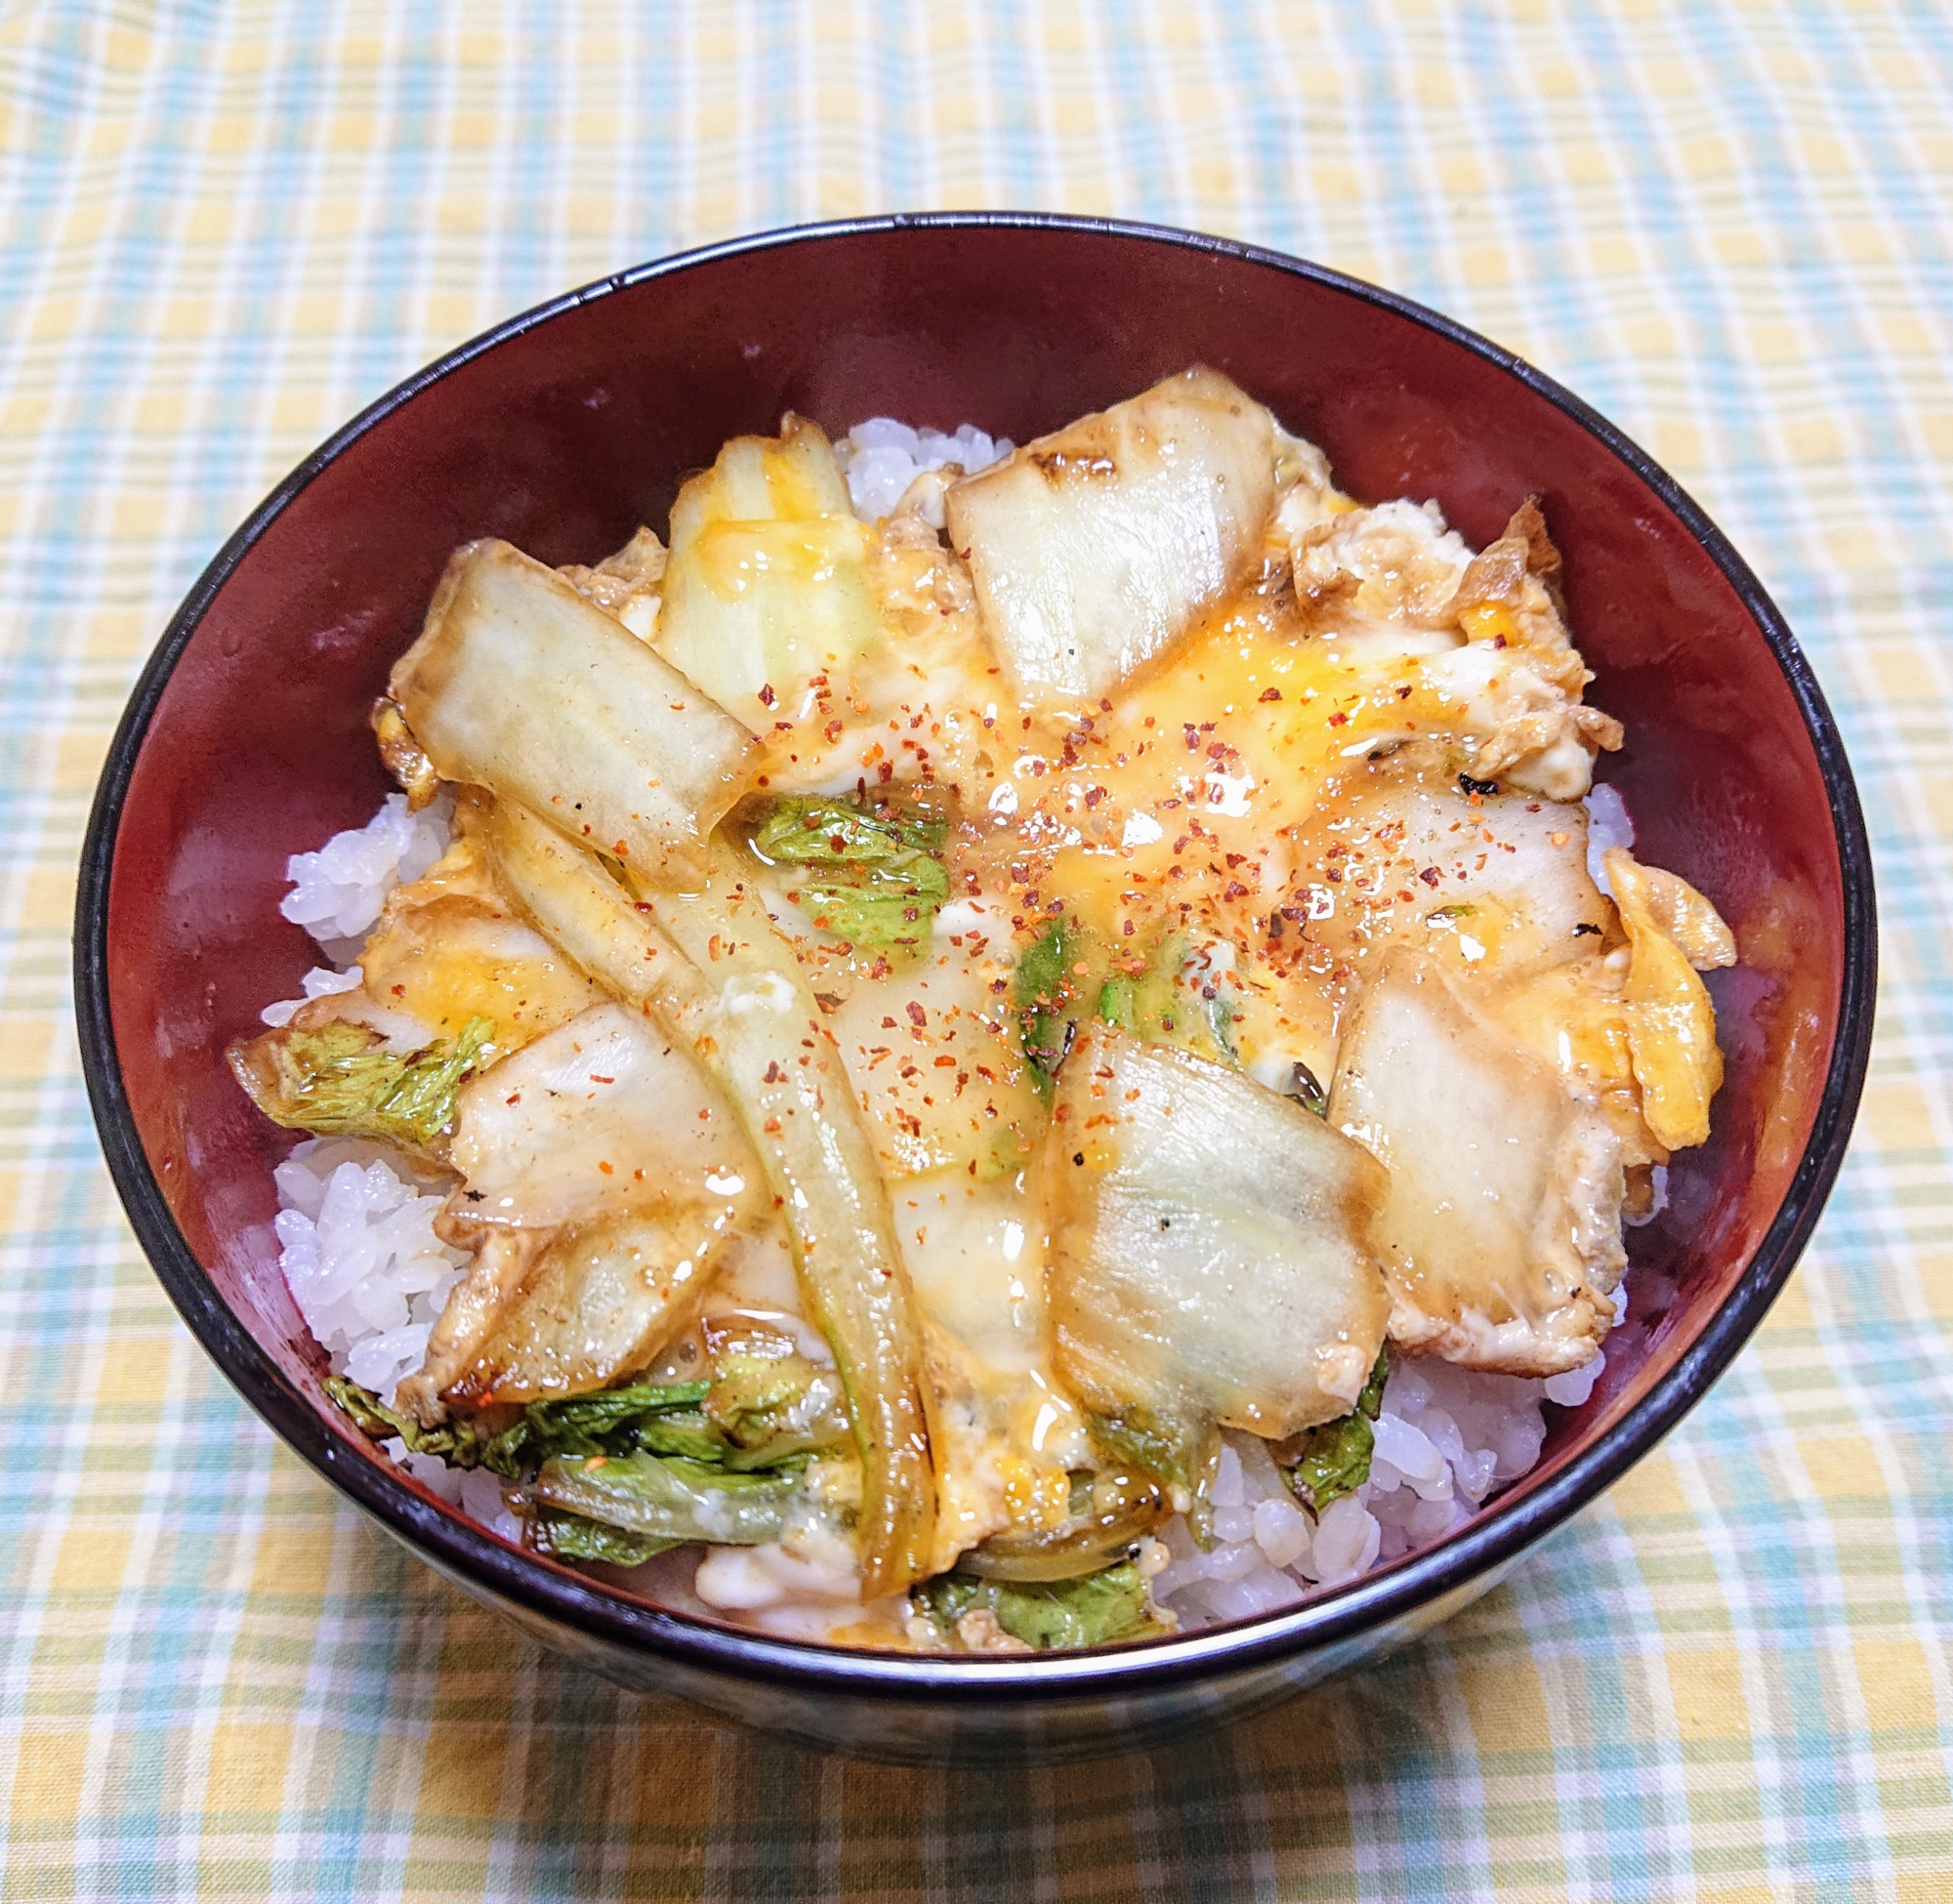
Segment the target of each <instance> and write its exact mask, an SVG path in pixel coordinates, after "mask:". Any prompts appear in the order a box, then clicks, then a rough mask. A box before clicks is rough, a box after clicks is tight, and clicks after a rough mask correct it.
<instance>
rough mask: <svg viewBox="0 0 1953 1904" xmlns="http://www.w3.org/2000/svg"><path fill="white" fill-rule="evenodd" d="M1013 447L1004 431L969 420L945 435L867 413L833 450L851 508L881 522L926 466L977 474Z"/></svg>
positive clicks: (933, 468)
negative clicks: (985, 428)
mask: <svg viewBox="0 0 1953 1904" xmlns="http://www.w3.org/2000/svg"><path fill="white" fill-rule="evenodd" d="M1012 447H1013V445H1012V443H1011V439H1010V438H1009V437H1008V436H990V435H986V434H985V433H984V432H983V431H981V430H978V429H977V426H976V425H975V424H972V423H966V424H962V425H960V426H959V427H958V429H957V432H956V435H953V436H945V435H943V434H942V433H941V432H940V431H939V430H911V429H910V428H909V426H908V425H907V424H905V423H897V422H896V421H895V419H894V418H893V417H870V418H869V419H868V421H867V422H866V423H857V424H856V425H855V426H854V428H853V429H852V430H851V431H850V432H849V433H848V434H847V435H845V436H844V437H842V439H841V440H840V441H839V442H838V443H836V444H835V445H834V456H835V460H836V461H837V462H838V463H839V464H840V465H841V471H842V474H843V475H844V476H847V478H848V495H849V499H850V500H851V501H852V503H853V505H854V514H855V515H856V516H858V517H861V519H862V520H863V521H866V522H879V521H880V520H881V519H882V517H885V516H887V515H888V514H889V513H890V511H891V510H893V508H894V506H895V505H896V504H897V503H898V502H900V501H901V499H902V492H903V491H904V490H905V489H907V487H908V486H909V484H910V483H911V482H913V481H914V480H915V479H916V477H917V476H920V475H922V473H923V472H924V471H925V470H940V469H945V468H947V467H948V466H949V465H950V464H952V463H954V464H955V465H956V466H957V467H958V468H959V469H961V470H962V472H963V474H964V475H965V476H975V475H976V474H977V471H978V470H986V469H988V468H989V467H990V465H991V464H992V463H994V462H996V461H997V459H998V458H999V457H1003V456H1008V455H1010V453H1011V450H1012Z"/></svg>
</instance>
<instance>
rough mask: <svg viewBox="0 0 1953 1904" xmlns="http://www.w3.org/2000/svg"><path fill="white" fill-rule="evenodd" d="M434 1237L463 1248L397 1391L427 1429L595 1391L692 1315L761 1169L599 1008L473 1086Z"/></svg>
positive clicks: (669, 1059) (671, 1060)
mask: <svg viewBox="0 0 1953 1904" xmlns="http://www.w3.org/2000/svg"><path fill="white" fill-rule="evenodd" d="M448 1161H449V1163H450V1164H451V1165H452V1167H453V1168H454V1169H455V1170H457V1171H459V1172H460V1173H461V1176H462V1180H463V1181H462V1185H461V1187H460V1188H459V1189H457V1190H456V1191H455V1192H454V1193H453V1194H452V1195H451V1196H450V1197H449V1198H448V1201H447V1204H446V1207H445V1208H444V1210H443V1211H442V1213H441V1217H440V1219H439V1227H440V1232H441V1234H442V1236H443V1237H444V1238H445V1239H446V1240H447V1241H449V1242H451V1243H453V1244H455V1245H457V1246H458V1247H460V1248H464V1249H470V1250H473V1251H474V1252H475V1258H474V1261H473V1262H471V1263H470V1265H469V1269H468V1273H467V1274H466V1275H465V1276H464V1277H463V1279H462V1281H461V1283H460V1284H459V1286H458V1287H457V1288H456V1289H455V1290H454V1292H453V1294H452V1295H451V1296H450V1297H449V1298H448V1302H447V1305H446V1307H445V1308H444V1309H443V1310H442V1312H441V1315H440V1317H439V1319H438V1320H437V1321H436V1324H435V1328H434V1333H433V1336H432V1337H431V1338H430V1340H429V1343H428V1352H427V1357H426V1359H425V1361H424V1362H423V1364H422V1367H421V1368H420V1370H419V1371H418V1372H416V1373H415V1374H414V1375H412V1376H410V1377H409V1378H408V1379H407V1380H406V1381H405V1382H403V1383H402V1384H401V1385H400V1392H401V1395H402V1397H403V1398H404V1399H405V1400H406V1401H407V1403H408V1405H409V1406H411V1407H413V1408H414V1409H415V1410H416V1411H418V1412H419V1413H421V1414H423V1415H425V1416H428V1417H429V1418H430V1419H433V1418H434V1417H435V1416H436V1414H437V1412H438V1410H439V1409H440V1408H444V1407H449V1406H463V1407H470V1408H484V1407H487V1406H490V1405H491V1404H496V1403H505V1402H528V1401H534V1400H538V1399H540V1398H543V1397H545V1396H552V1395H575V1394H581V1393H585V1392H588V1391H589V1390H592V1389H597V1388H603V1387H606V1386H607V1385H608V1384H610V1383H612V1382H614V1381H615V1380H616V1379H617V1378H618V1377H620V1376H623V1375H628V1374H631V1373H633V1372H634V1371H636V1370H638V1369H641V1368H644V1366H646V1365H647V1364H648V1363H649V1362H650V1360H651V1359H652V1357H653V1356H655V1355H656V1354H657V1352H658V1350H659V1349H661V1348H662V1347H663V1346H664V1345H665V1344H666V1343H667V1342H668V1341H669V1340H670V1339H671V1338H672V1336H674V1335H675V1334H676V1333H677V1332H678V1331H679V1329H681V1328H682V1327H683V1326H684V1325H685V1324H686V1323H687V1322H688V1321H689V1320H690V1319H691V1317H692V1316H693V1315H694V1314H695V1313H696V1312H697V1309H698V1305H699V1304H700V1302H701V1301H702V1299H703V1298H704V1296H705V1294H706V1292H707V1290H708V1289H709V1287H710V1286H711V1282H712V1279H713V1277H714V1275H715V1274H716V1273H717V1271H718V1268H719V1265H720V1262H721V1260H722V1257H723V1254H724V1252H725V1250H726V1247H727V1244H728V1243H729V1242H730V1241H731V1240H732V1238H733V1236H734V1235H735V1234H737V1233H740V1232H741V1231H742V1230H743V1229H744V1228H745V1227H747V1226H749V1225H750V1224H751V1223H753V1222H754V1221H758V1220H759V1218H760V1216H761V1214H762V1203H763V1199H762V1192H761V1185H762V1177H761V1172H760V1168H759V1160H758V1159H757V1158H756V1157H755V1156H754V1155H753V1152H752V1148H751V1146H750V1144H748V1142H747V1141H746V1138H745V1134H744V1132H743V1131H742V1130H741V1128H740V1126H739V1123H738V1119H737V1116H736V1114H735V1113H734V1112H733V1110H732V1107H731V1106H730V1105H729V1104H728V1103H727V1100H726V1098H725V1097H723V1096H722V1095H721V1094H720V1092H719V1091H718V1090H717V1088H716V1087H715V1086H714V1085H713V1083H712V1081H711V1079H710V1078H709V1077H708V1076H707V1075H706V1074H705V1072H704V1071H703V1070H702V1069H701V1068H700V1066H699V1065H698V1063H697V1061H696V1059H695V1058H693V1056H692V1055H690V1053H689V1052H686V1051H681V1050H679V1049H677V1047H676V1046H675V1045H674V1044H673V1043H672V1042H671V1040H670V1039H669V1038H667V1037H666V1036H664V1035H663V1034H662V1033H661V1032H660V1031H659V1029H658V1027H656V1026H655V1025H653V1024H651V1023H650V1022H649V1021H648V1020H646V1019H645V1018H644V1015H643V1014H642V1013H635V1012H628V1011H626V1010H624V1009H623V1008H622V1007H621V1006H618V1005H615V1004H603V1005H599V1006H596V1007H593V1008H592V1009H591V1010H589V1011H586V1012H583V1013H580V1014H578V1015H577V1016H576V1017H574V1018H572V1019H570V1020H569V1021H568V1022H567V1023H566V1024H563V1025H560V1026H559V1027H558V1028H557V1029H556V1030H555V1031H553V1032H550V1033H547V1034H546V1035H545V1036H543V1037H542V1038H539V1039H537V1040H535V1041H534V1042H533V1043H532V1044H529V1045H527V1046H525V1047H524V1048H523V1049H522V1050H521V1051H519V1052H518V1053H516V1054H515V1055H513V1056H510V1057H508V1058H505V1059H504V1060H503V1061H502V1062H501V1063H499V1064H497V1065H495V1066H494V1067H493V1068H491V1069H489V1070H487V1071H484V1072H482V1073H480V1074H479V1075H478V1077H476V1078H475V1079H473V1080H471V1082H470V1083H469V1085H468V1086H467V1087H465V1088H464V1090H463V1091H462V1092H461V1093H460V1094H459V1096H458V1097H457V1100H456V1108H455V1116H454V1132H453V1136H452V1138H450V1140H449V1144H448Z"/></svg>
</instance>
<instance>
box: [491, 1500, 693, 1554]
mask: <svg viewBox="0 0 1953 1904" xmlns="http://www.w3.org/2000/svg"><path fill="white" fill-rule="evenodd" d="M522 1544H523V1545H524V1546H525V1547H527V1548H528V1549H529V1550H530V1551H531V1552H536V1553H546V1554H548V1555H549V1557H550V1558H551V1559H552V1560H602V1561H603V1562H604V1563H605V1564H606V1565H608V1566H612V1567H642V1566H643V1565H644V1562H645V1561H646V1560H654V1559H656V1558H657V1556H658V1555H659V1554H660V1553H667V1552H670V1551H671V1550H672V1549H673V1548H675V1547H681V1546H683V1545H684V1543H683V1542H681V1541H665V1540H658V1539H657V1538H655V1537H654V1536H652V1535H648V1534H632V1533H628V1532H626V1531H625V1529H623V1528H622V1527H606V1526H605V1525H604V1524H603V1521H601V1520H590V1519H587V1518H586V1517H585V1516H584V1515H582V1514H572V1513H564V1512H562V1511H561V1510H559V1509H556V1508H542V1507H535V1508H531V1509H530V1511H529V1512H528V1513H527V1514H526V1515H525V1516H524V1517H523V1523H522Z"/></svg>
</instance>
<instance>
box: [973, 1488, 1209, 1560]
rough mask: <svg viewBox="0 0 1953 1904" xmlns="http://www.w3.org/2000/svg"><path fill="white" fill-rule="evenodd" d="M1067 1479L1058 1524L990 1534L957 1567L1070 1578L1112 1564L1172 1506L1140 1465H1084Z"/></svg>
mask: <svg viewBox="0 0 1953 1904" xmlns="http://www.w3.org/2000/svg"><path fill="white" fill-rule="evenodd" d="M1068 1479H1069V1482H1070V1490H1069V1499H1068V1501H1067V1503H1066V1508H1067V1511H1066V1513H1065V1515H1064V1518H1063V1519H1062V1520H1060V1521H1059V1522H1058V1524H1057V1525H1056V1526H1051V1527H1013V1528H1010V1529H1008V1530H1006V1531H1005V1532H1002V1533H997V1534H992V1535H990V1536H989V1538H988V1539H986V1540H984V1541H981V1542H979V1543H978V1544H977V1546H976V1547H973V1548H972V1549H971V1550H970V1551H969V1552H967V1553H965V1554H964V1555H963V1556H962V1557H961V1558H960V1559H959V1560H958V1562H957V1570H958V1571H959V1572H961V1573H974V1574H977V1575H980V1576H981V1577H982V1578H984V1579H986V1580H1012V1581H1035V1580H1071V1579H1074V1578H1076V1577H1077V1576H1078V1575H1080V1574H1087V1573H1096V1572H1097V1571H1098V1570H1099V1569H1100V1568H1101V1567H1104V1566H1107V1565H1110V1564H1113V1563H1114V1562H1115V1560H1116V1557H1117V1556H1118V1555H1119V1554H1121V1553H1123V1552H1127V1551H1128V1550H1129V1549H1131V1547H1132V1546H1133V1544H1134V1543H1135V1542H1136V1541H1138V1540H1139V1539H1140V1538H1141V1536H1143V1535H1144V1534H1149V1533H1151V1532H1152V1531H1153V1530H1154V1529H1155V1528H1156V1527H1157V1526H1158V1525H1159V1524H1160V1522H1162V1521H1163V1520H1165V1519H1166V1518H1167V1516H1168V1515H1169V1514H1170V1513H1171V1512H1172V1509H1171V1507H1170V1506H1169V1504H1168V1502H1167V1498H1166V1496H1165V1494H1164V1493H1163V1492H1162V1491H1161V1488H1160V1485H1159V1482H1158V1481H1157V1480H1156V1479H1155V1478H1154V1477H1153V1476H1152V1475H1150V1474H1148V1473H1146V1472H1144V1471H1143V1470H1142V1469H1139V1468H1137V1467H1132V1468H1122V1467H1108V1468H1101V1469H1081V1470H1079V1471H1078V1472H1076V1473H1073V1474H1071V1475H1070V1476H1069V1477H1068Z"/></svg>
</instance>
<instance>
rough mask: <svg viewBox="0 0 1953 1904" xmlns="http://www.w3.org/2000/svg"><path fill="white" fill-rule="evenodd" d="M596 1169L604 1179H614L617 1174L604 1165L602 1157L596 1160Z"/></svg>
mask: <svg viewBox="0 0 1953 1904" xmlns="http://www.w3.org/2000/svg"><path fill="white" fill-rule="evenodd" d="M597 1168H598V1169H599V1170H601V1171H602V1172H603V1175H604V1176H605V1177H615V1176H616V1175H617V1173H616V1172H615V1171H614V1170H612V1169H611V1168H610V1166H609V1165H608V1164H606V1163H605V1162H604V1161H603V1158H602V1157H600V1158H598V1160H597Z"/></svg>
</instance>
